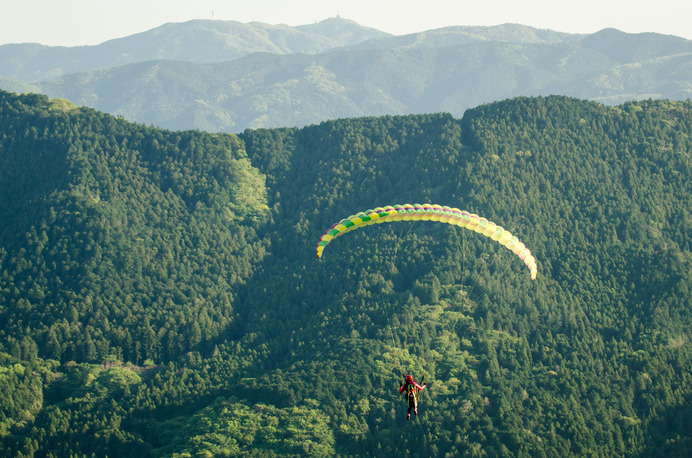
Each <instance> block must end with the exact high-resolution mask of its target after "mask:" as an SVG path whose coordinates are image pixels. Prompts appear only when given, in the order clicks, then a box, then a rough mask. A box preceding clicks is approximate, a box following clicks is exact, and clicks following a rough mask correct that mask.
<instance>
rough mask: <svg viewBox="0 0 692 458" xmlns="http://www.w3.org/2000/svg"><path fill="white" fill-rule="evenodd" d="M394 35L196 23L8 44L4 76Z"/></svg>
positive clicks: (223, 57)
mask: <svg viewBox="0 0 692 458" xmlns="http://www.w3.org/2000/svg"><path fill="white" fill-rule="evenodd" d="M388 35H389V34H387V33H386V32H381V31H379V30H375V29H371V28H368V27H362V26H360V25H358V24H356V23H355V22H353V21H349V20H346V19H340V18H332V19H326V20H324V21H321V22H319V23H315V24H309V25H303V26H297V27H291V26H287V25H269V24H263V23H261V22H252V23H249V24H243V23H241V22H237V21H214V20H194V21H188V22H183V23H168V24H164V25H162V26H160V27H157V28H155V29H152V30H148V31H146V32H142V33H138V34H135V35H130V36H128V37H124V38H117V39H114V40H109V41H106V42H104V43H101V44H99V45H94V46H75V47H65V46H45V45H40V44H37V43H15V44H7V45H2V46H0V62H2V65H0V77H4V78H12V79H16V80H24V81H27V82H36V81H42V80H47V79H52V78H58V77H61V76H64V75H67V74H70V73H77V72H85V71H90V70H98V69H104V68H111V67H116V66H120V65H125V64H132V63H137V62H146V61H152V60H176V61H183V62H198V63H211V62H224V61H227V60H232V59H237V58H239V57H243V56H246V55H248V54H252V53H256V52H266V53H273V54H316V53H321V52H325V51H328V50H330V49H334V48H340V47H343V46H351V45H355V44H358V43H362V42H363V41H366V40H369V39H374V38H382V37H386V36H388Z"/></svg>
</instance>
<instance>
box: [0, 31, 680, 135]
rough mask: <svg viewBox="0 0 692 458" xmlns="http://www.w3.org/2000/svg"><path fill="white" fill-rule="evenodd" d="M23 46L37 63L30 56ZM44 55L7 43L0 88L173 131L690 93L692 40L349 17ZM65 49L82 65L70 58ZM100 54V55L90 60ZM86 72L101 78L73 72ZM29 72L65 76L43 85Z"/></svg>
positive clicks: (171, 35) (151, 34) (174, 34)
mask: <svg viewBox="0 0 692 458" xmlns="http://www.w3.org/2000/svg"><path fill="white" fill-rule="evenodd" d="M21 46H24V47H25V49H29V50H33V51H32V52H33V53H34V54H22V52H21V49H20V48H21ZM37 46H38V45H6V46H3V47H0V61H4V62H6V64H5V65H4V66H3V68H0V88H3V89H6V90H11V91H16V92H24V91H34V92H42V93H45V94H47V95H49V96H51V97H64V98H67V99H69V100H71V101H73V102H75V103H76V104H79V105H85V106H89V107H93V108H96V109H98V110H101V111H105V112H108V113H112V114H116V115H120V116H123V117H125V118H127V119H129V120H132V121H136V122H142V123H148V124H154V125H157V126H161V127H165V128H169V129H190V128H194V129H200V130H208V131H215V132H219V131H223V132H241V131H243V130H244V129H246V128H258V127H283V126H289V127H290V126H305V125H309V124H315V123H319V122H322V121H324V120H328V119H337V118H348V117H359V116H377V115H383V114H414V113H433V112H449V113H451V114H453V115H454V116H461V115H462V114H463V113H464V111H465V110H466V109H468V108H471V107H475V106H477V105H480V104H485V103H490V102H493V101H498V100H502V99H506V98H511V97H516V96H521V95H528V96H536V95H551V94H561V95H567V96H572V97H577V98H582V99H591V100H596V101H599V102H602V103H608V104H619V103H622V102H625V101H628V100H641V99H649V98H653V99H657V98H666V99H674V100H685V99H688V98H690V97H692V41H690V40H686V39H683V38H679V37H674V36H667V35H660V34H654V33H645V34H627V33H624V32H621V31H618V30H615V29H605V30H602V31H600V32H597V33H594V34H591V35H574V34H565V33H560V32H555V31H550V30H539V29H534V28H531V27H528V26H523V25H518V24H504V25H499V26H493V27H447V28H443V29H437V30H430V31H426V32H421V33H416V34H410V35H405V36H392V35H389V34H386V33H384V32H379V31H376V30H373V29H368V28H365V27H361V26H359V25H358V24H356V23H354V22H353V21H348V20H345V19H341V18H332V19H328V20H325V21H322V22H319V23H316V24H311V25H306V26H300V27H289V26H270V25H266V24H258V23H252V24H240V23H234V22H224V21H191V22H187V23H183V24H167V25H164V26H161V27H159V28H156V29H153V30H151V31H148V32H144V33H142V34H137V35H133V36H131V37H126V38H123V39H119V40H112V41H110V42H106V43H104V44H102V45H99V46H97V47H86V49H81V48H59V49H53V48H49V49H43V48H41V47H38V48H37ZM17 47H19V48H17ZM12 50H14V54H11V53H10V51H12ZM60 52H63V53H73V54H72V55H73V56H76V57H75V58H74V60H69V59H68V60H61V58H60V56H59V53H60ZM51 53H56V54H51ZM80 53H81V54H80ZM89 53H96V54H99V55H100V57H99V59H101V60H100V61H99V60H94V61H89V60H88V59H87V57H84V56H88V55H89ZM39 54H41V55H42V54H45V56H48V57H50V56H49V55H51V56H53V57H50V58H47V57H46V58H41V59H39V58H38V56H39ZM3 55H4V57H3ZM65 55H67V54H65ZM32 56H33V57H32ZM79 56H82V57H79ZM108 56H110V57H108ZM80 59H82V60H80ZM108 59H110V60H108ZM39 61H40V62H39ZM17 62H22V63H23V64H18V63H17ZM126 62H130V63H126ZM39 63H40V65H39ZM109 63H110V65H108V64H109ZM116 63H123V65H117V66H116ZM78 66H82V67H86V66H91V67H93V68H94V69H93V70H90V71H82V72H76V73H74V72H73V73H70V71H69V69H70V68H72V69H75V68H77V67H78ZM8 69H10V70H8ZM67 73H70V74H67ZM20 74H22V75H46V74H62V75H63V76H60V77H54V78H44V79H43V80H41V81H35V80H33V79H32V78H28V77H23V78H18V77H17V75H20ZM13 75H14V76H13ZM2 78H4V79H2ZM31 81H35V82H31Z"/></svg>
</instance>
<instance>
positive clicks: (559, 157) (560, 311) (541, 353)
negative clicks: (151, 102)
mask: <svg viewBox="0 0 692 458" xmlns="http://www.w3.org/2000/svg"><path fill="white" fill-rule="evenodd" d="M691 136H692V104H691V103H690V102H689V101H687V102H671V101H665V100H661V101H652V100H649V101H641V102H629V103H626V104H623V105H621V106H618V107H608V106H604V105H601V104H598V103H594V102H587V101H583V100H577V99H571V98H565V97H538V98H518V99H511V100H506V101H503V102H498V103H494V104H490V105H484V106H480V107H477V108H474V109H471V110H468V111H467V112H466V113H465V114H464V115H463V117H462V118H460V119H457V118H454V117H452V116H451V115H448V114H427V115H415V116H398V117H392V116H384V117H372V118H358V119H342V120H336V121H329V122H324V123H321V124H319V125H313V126H308V127H304V128H301V129H297V128H285V129H260V130H247V131H245V132H243V133H242V134H240V135H231V134H210V133H205V132H200V131H182V132H174V131H168V130H162V129H158V128H154V127H148V126H144V125H140V124H133V123H130V122H127V121H125V120H124V119H122V118H117V117H113V116H110V115H107V114H104V113H100V112H98V111H95V110H92V109H87V108H84V107H77V106H75V105H73V104H71V103H70V102H68V101H66V100H62V99H53V100H51V99H48V98H46V97H44V96H39V95H22V96H18V95H15V94H11V93H7V92H0V166H1V167H2V170H3V174H2V175H0V220H1V221H2V223H3V224H2V225H0V448H2V449H3V450H5V451H6V452H7V455H8V456H39V457H47V456H54V457H57V456H175V457H184V456H235V455H255V456H283V455H315V456H332V455H337V454H338V455H342V456H372V455H385V454H395V453H396V454H405V455H414V456H458V455H462V456H514V455H517V456H567V455H580V456H581V455H593V456H652V455H663V456H688V455H689V454H690V453H692V423H691V421H690V418H692V369H690V368H691V367H692V364H691V363H692V345H691V343H690V337H691V336H692V316H691V313H690V311H691V310H692V295H691V294H690V291H691V289H692V246H691V244H692V215H691V213H690V211H691V210H690V209H691V208H692V180H691V179H692V176H691V173H690V172H691V165H692V160H691V157H690V156H691V154H692V138H691ZM428 202H430V203H437V204H441V205H449V206H453V207H458V208H460V209H462V210H468V211H471V212H473V213H477V214H479V215H482V216H484V217H486V218H488V219H490V220H492V221H494V222H496V223H498V224H501V225H502V226H503V227H505V228H507V229H509V230H510V231H511V232H512V233H513V234H516V235H517V236H518V237H519V238H520V239H521V240H522V241H524V242H525V243H526V245H527V246H528V247H529V248H530V249H531V251H532V253H533V254H534V255H535V257H536V259H537V260H538V278H537V280H536V281H532V280H531V279H530V278H529V274H528V272H527V270H526V269H525V266H523V264H522V263H521V261H519V260H518V259H516V257H515V256H514V255H513V254H512V253H511V252H509V251H508V250H506V249H505V248H503V247H502V246H500V245H499V244H496V243H494V242H493V241H491V240H489V239H487V238H485V237H482V236H479V234H476V233H474V232H471V231H467V230H464V229H461V228H455V227H452V226H449V225H445V224H435V223H432V222H424V221H419V222H400V223H393V224H381V225H375V226H371V227H367V228H363V229H359V230H357V231H354V232H352V233H349V234H346V235H344V236H343V237H339V238H338V239H335V240H334V241H333V242H332V243H331V244H330V245H329V246H328V247H327V248H326V249H325V251H324V256H323V257H322V258H321V259H318V258H317V257H316V256H315V244H316V242H317V240H318V239H319V237H320V235H321V234H322V233H323V232H324V231H325V230H326V229H327V228H329V226H330V225H331V224H333V223H335V222H337V221H339V220H340V219H341V218H344V217H346V216H348V215H351V214H354V213H356V212H358V211H362V210H366V209H369V208H374V207H376V206H382V205H387V204H403V203H428ZM404 373H406V374H408V373H412V374H413V375H414V376H415V377H416V378H417V379H420V378H421V377H422V376H423V375H425V380H426V381H427V386H426V390H425V391H423V392H422V397H421V401H420V407H419V411H420V412H419V415H418V416H417V417H413V418H412V420H411V421H406V418H405V414H406V404H405V402H404V400H403V399H402V398H400V396H399V394H398V389H399V383H398V382H400V381H401V379H402V375H403V374H404Z"/></svg>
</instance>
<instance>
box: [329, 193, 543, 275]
mask: <svg viewBox="0 0 692 458" xmlns="http://www.w3.org/2000/svg"><path fill="white" fill-rule="evenodd" d="M396 221H435V222H440V223H447V224H451V225H455V226H460V227H463V228H466V229H468V230H470V231H474V232H477V233H479V234H481V235H484V236H486V237H489V238H490V239H492V240H494V241H496V242H498V243H499V244H500V245H502V246H504V247H506V248H507V249H509V250H510V251H512V252H513V253H514V254H515V255H517V256H518V257H519V259H521V260H522V261H524V264H526V267H528V269H529V272H530V274H531V279H532V280H535V279H536V275H537V274H538V267H537V265H536V258H534V257H533V255H532V254H531V251H530V250H529V249H528V248H527V247H526V245H524V244H523V243H522V242H521V241H520V240H519V239H518V238H517V237H515V236H514V235H512V234H511V233H510V232H509V231H508V230H506V229H504V228H503V227H501V226H498V225H497V224H495V223H493V222H492V221H488V220H487V219H485V218H483V217H480V216H478V215H476V214H473V213H469V212H467V211H462V210H459V209H458V208H450V207H445V206H441V205H434V204H423V205H420V204H415V205H411V204H404V205H392V206H386V207H377V208H375V209H372V210H366V211H364V212H358V213H356V214H355V215H351V216H349V217H348V218H344V219H342V220H341V221H339V222H338V223H336V224H334V225H332V227H330V228H329V229H328V230H327V232H325V233H324V234H323V235H322V237H320V239H319V241H318V242H317V257H319V258H321V257H322V253H323V251H324V248H325V247H326V246H327V245H328V244H329V242H331V241H332V240H333V239H334V238H336V237H339V236H341V235H343V234H346V233H347V232H350V231H352V230H355V229H358V228H361V227H365V226H369V225H371V224H379V223H391V222H396Z"/></svg>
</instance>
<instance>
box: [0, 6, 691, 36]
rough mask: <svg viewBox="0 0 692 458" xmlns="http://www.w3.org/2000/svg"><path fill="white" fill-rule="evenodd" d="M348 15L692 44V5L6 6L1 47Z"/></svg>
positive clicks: (399, 28) (403, 26)
mask: <svg viewBox="0 0 692 458" xmlns="http://www.w3.org/2000/svg"><path fill="white" fill-rule="evenodd" d="M337 14H338V15H340V16H341V17H342V18H346V19H352V20H354V21H355V22H357V23H358V24H360V25H363V26H368V27H374V28H376V29H379V30H383V31H385V32H389V33H392V34H395V35H402V34H406V33H412V32H420V31H423V30H429V29H434V28H439V27H445V26H448V25H497V24H503V23H507V22H512V23H518V24H525V25H530V26H533V27H538V28H544V29H552V30H556V31H560V32H570V33H593V32H596V31H598V30H601V29H604V28H606V27H614V28H616V29H620V30H623V31H625V32H631V33H637V32H659V33H665V34H670V35H678V36H681V37H685V38H688V39H692V1H691V0H578V1H577V0H290V1H289V0H242V1H240V0H1V2H0V44H5V43H26V42H34V43H42V44H47V45H64V46H75V45H93V44H98V43H102V42H104V41H106V40H110V39H113V38H120V37H124V36H127V35H132V34H134V33H138V32H144V31H145V30H149V29H152V28H154V27H158V26H159V25H162V24H165V23H166V22H184V21H188V20H191V19H212V17H213V18H214V19H221V20H234V21H239V22H252V21H258V22H265V23H268V24H288V25H303V24H311V23H314V22H318V21H321V20H323V19H326V18H329V17H334V16H336V15H337Z"/></svg>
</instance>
